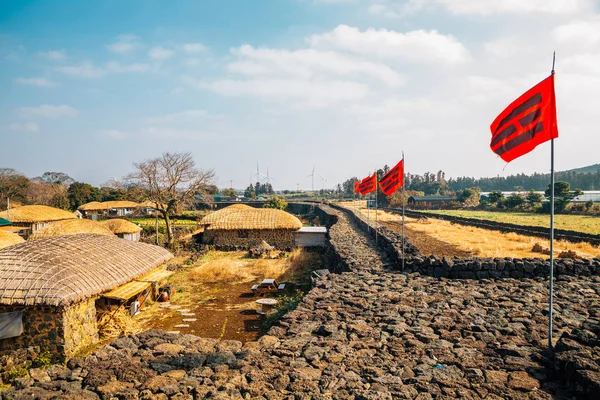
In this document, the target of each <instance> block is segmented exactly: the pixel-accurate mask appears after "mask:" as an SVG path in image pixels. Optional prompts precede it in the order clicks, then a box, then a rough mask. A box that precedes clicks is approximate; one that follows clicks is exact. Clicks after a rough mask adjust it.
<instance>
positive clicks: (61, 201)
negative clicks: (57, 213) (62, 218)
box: [50, 193, 71, 210]
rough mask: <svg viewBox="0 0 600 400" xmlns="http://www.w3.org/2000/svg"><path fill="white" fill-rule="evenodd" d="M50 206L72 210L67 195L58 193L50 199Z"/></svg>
mask: <svg viewBox="0 0 600 400" xmlns="http://www.w3.org/2000/svg"><path fill="white" fill-rule="evenodd" d="M50 206H52V207H56V208H60V209H62V210H69V209H70V208H71V202H70V201H69V197H68V196H67V194H66V193H57V194H55V195H54V196H52V199H50Z"/></svg>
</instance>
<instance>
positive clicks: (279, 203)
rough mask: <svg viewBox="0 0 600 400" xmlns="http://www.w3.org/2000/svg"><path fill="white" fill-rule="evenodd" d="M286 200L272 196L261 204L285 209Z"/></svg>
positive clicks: (265, 206) (266, 206)
mask: <svg viewBox="0 0 600 400" xmlns="http://www.w3.org/2000/svg"><path fill="white" fill-rule="evenodd" d="M287 205H288V203H287V201H285V200H284V199H282V198H281V197H278V196H273V197H271V198H270V199H269V201H267V203H266V204H265V205H264V206H263V207H264V208H276V209H278V210H285V209H286V208H287Z"/></svg>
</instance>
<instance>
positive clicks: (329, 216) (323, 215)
mask: <svg viewBox="0 0 600 400" xmlns="http://www.w3.org/2000/svg"><path fill="white" fill-rule="evenodd" d="M315 214H317V216H318V217H319V220H320V221H321V223H322V224H324V225H325V226H326V227H327V235H326V237H325V255H324V258H325V266H326V267H327V269H328V270H330V271H331V272H336V273H341V272H346V271H350V267H349V266H348V263H347V262H346V261H345V260H344V258H343V257H341V256H340V251H342V249H341V248H340V243H339V237H340V236H341V235H342V233H341V232H340V228H339V226H338V224H337V222H338V217H339V212H338V211H335V210H333V209H332V208H330V207H328V206H319V207H316V208H315Z"/></svg>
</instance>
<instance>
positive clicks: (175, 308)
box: [169, 305, 181, 310]
mask: <svg viewBox="0 0 600 400" xmlns="http://www.w3.org/2000/svg"><path fill="white" fill-rule="evenodd" d="M179 308H181V306H176V305H170V306H169V310H177V309H179Z"/></svg>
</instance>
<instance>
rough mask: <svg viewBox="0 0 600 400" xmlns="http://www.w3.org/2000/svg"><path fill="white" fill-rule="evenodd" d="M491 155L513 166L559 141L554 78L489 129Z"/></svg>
mask: <svg viewBox="0 0 600 400" xmlns="http://www.w3.org/2000/svg"><path fill="white" fill-rule="evenodd" d="M490 130H491V131H492V141H491V143H490V147H491V149H492V151H493V152H494V153H496V154H498V155H499V156H500V158H502V159H503V160H504V161H506V162H510V161H512V160H514V159H515V158H518V157H521V156H522V155H524V154H527V153H529V152H530V151H531V150H533V149H535V148H536V147H537V146H538V145H539V144H542V143H544V142H547V141H548V140H551V139H554V138H557V137H558V127H557V123H556V97H555V94H554V74H552V75H550V76H549V77H548V78H546V79H544V80H543V81H541V82H540V83H538V84H537V85H535V86H534V87H532V88H531V89H529V90H528V91H527V92H525V93H524V94H523V95H522V96H521V97H519V98H518V99H517V100H515V101H513V102H512V103H511V104H510V105H509V106H508V107H507V108H506V109H505V110H504V111H502V113H500V115H498V117H496V119H495V120H494V122H492V125H491V126H490Z"/></svg>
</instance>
